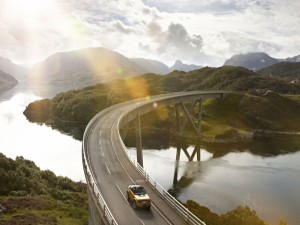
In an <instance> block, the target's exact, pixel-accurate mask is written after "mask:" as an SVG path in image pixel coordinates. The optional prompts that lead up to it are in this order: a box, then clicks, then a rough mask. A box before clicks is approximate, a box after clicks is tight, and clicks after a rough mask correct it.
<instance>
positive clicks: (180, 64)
mask: <svg viewBox="0 0 300 225" xmlns="http://www.w3.org/2000/svg"><path fill="white" fill-rule="evenodd" d="M200 68H202V66H197V65H194V64H184V63H183V62H181V61H180V60H176V62H175V64H174V65H173V66H171V67H170V70H171V71H173V70H179V71H185V72H188V71H191V70H197V69H200Z"/></svg>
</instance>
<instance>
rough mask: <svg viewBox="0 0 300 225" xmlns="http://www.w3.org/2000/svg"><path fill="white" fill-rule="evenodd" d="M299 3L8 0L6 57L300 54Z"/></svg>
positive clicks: (201, 59)
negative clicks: (93, 50)
mask: <svg viewBox="0 0 300 225" xmlns="http://www.w3.org/2000/svg"><path fill="white" fill-rule="evenodd" d="M299 24H300V1H299V0H284V1H282V0H176V1H174V0H172V1H171V0H0V56H1V57H4V58H8V59H10V60H12V61H13V62H15V63H19V64H25V65H31V64H33V63H34V62H37V61H41V60H43V59H45V58H46V57H48V56H50V55H51V54H54V53H55V52H64V51H71V50H75V49H80V48H87V47H100V46H101V47H105V48H108V49H111V50H114V51H117V52H119V53H121V54H123V55H125V56H127V57H140V58H148V59H155V60H160V61H162V62H164V63H166V64H167V65H169V66H170V65H172V64H174V62H175V60H177V59H179V60H181V61H183V62H185V63H188V64H197V65H208V66H220V65H222V64H223V63H224V61H225V60H226V59H227V58H229V57H231V56H232V55H234V54H241V53H247V52H266V53H267V54H269V55H270V56H272V57H276V58H287V57H293V56H296V55H299V54H300V29H299V27H300V26H299Z"/></svg>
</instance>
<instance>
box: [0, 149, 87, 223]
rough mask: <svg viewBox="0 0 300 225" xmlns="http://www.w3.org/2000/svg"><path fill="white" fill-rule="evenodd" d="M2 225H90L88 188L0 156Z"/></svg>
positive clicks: (19, 160)
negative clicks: (88, 219)
mask: <svg viewBox="0 0 300 225" xmlns="http://www.w3.org/2000/svg"><path fill="white" fill-rule="evenodd" d="M0 183H1V186H0V215H1V217H0V224H1V225H2V224H7V225H9V224H14V225H21V224H45V225H54V224H62V225H63V224H74V225H76V224H78V225H79V224H87V211H88V210H87V194H86V185H85V184H83V183H81V182H74V181H72V180H70V179H68V178H66V177H60V176H58V177H57V176H55V174H54V173H53V172H51V171H49V170H40V169H39V168H38V167H37V166H36V165H35V164H34V162H32V161H29V160H26V159H24V158H23V157H16V159H15V160H12V159H10V158H7V157H6V156H4V155H3V154H2V153H0Z"/></svg>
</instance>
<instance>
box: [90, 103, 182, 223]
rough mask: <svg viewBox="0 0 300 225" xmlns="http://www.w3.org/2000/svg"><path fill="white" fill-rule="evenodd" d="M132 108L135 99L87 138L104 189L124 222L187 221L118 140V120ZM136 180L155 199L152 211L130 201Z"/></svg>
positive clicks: (113, 112)
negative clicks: (140, 171) (128, 195)
mask: <svg viewBox="0 0 300 225" xmlns="http://www.w3.org/2000/svg"><path fill="white" fill-rule="evenodd" d="M128 107H132V102H131V103H128V104H123V105H122V106H120V107H118V108H116V109H111V110H110V111H107V112H106V113H105V114H104V115H102V116H101V117H100V118H98V120H97V121H96V123H94V127H93V129H92V132H91V133H90V135H89V137H88V138H87V146H88V154H87V155H88V160H89V162H90V166H91V168H92V170H93V172H94V176H95V179H96V180H97V185H98V187H99V189H100V192H101V193H102V195H103V196H104V199H105V201H106V203H107V205H108V207H109V209H110V211H111V212H112V214H113V215H114V218H115V219H116V221H117V223H118V224H120V225H122V224H124V225H138V224H141V225H142V224H145V225H148V224H149V225H150V224H159V225H164V224H178V225H183V224H187V222H186V221H185V220H184V219H182V217H181V216H179V215H178V214H177V213H176V212H175V211H174V210H173V209H172V208H171V207H170V206H169V205H168V204H167V203H166V202H165V201H164V200H163V199H162V198H161V197H160V196H159V195H158V194H157V192H156V191H155V190H153V189H152V187H151V186H150V185H149V184H148V183H147V182H146V181H144V180H143V178H142V177H141V176H140V175H139V174H138V173H137V171H136V170H135V168H134V167H133V166H132V165H131V164H130V162H129V161H128V159H127V158H126V156H125V153H124V152H123V150H122V148H121V146H120V144H119V141H118V138H119V136H118V132H117V122H118V118H119V117H120V115H121V114H122V113H123V112H124V111H125V110H126V109H127V108H128ZM133 183H136V184H141V185H143V186H144V187H145V188H146V190H147V192H148V194H149V196H150V197H151V200H152V206H151V209H150V210H147V209H137V210H134V209H133V207H132V204H130V203H129V202H128V201H127V199H126V190H127V187H128V185H130V184H133Z"/></svg>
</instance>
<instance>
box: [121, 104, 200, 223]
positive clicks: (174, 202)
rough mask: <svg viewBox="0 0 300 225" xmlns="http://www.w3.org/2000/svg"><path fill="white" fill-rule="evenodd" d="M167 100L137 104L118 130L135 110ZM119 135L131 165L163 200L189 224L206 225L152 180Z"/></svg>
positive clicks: (130, 110) (125, 113)
mask: <svg viewBox="0 0 300 225" xmlns="http://www.w3.org/2000/svg"><path fill="white" fill-rule="evenodd" d="M163 99H165V98H156V99H155V100H153V101H151V100H149V101H148V102H146V103H137V104H136V105H135V106H134V107H131V108H130V109H129V110H127V111H125V112H124V113H123V114H122V116H121V117H120V118H119V121H118V130H120V127H119V125H120V121H121V120H122V118H123V117H124V116H126V115H127V114H129V113H130V112H132V111H133V110H135V109H137V108H140V107H141V106H143V105H146V104H152V103H153V102H157V101H159V100H163ZM118 135H119V141H120V145H121V146H122V149H123V151H124V152H125V154H126V156H127V158H128V159H129V161H130V162H131V164H132V165H133V166H134V167H135V168H136V170H137V171H138V172H139V173H140V175H141V176H142V177H143V178H144V179H145V180H146V181H147V182H149V183H150V184H151V185H152V187H153V188H154V189H155V190H156V191H157V192H158V193H159V194H160V195H161V196H162V197H163V199H164V200H165V201H166V202H167V203H168V204H169V205H170V206H171V207H172V208H173V209H174V210H176V211H177V212H178V213H179V214H180V215H181V216H182V217H183V218H184V219H185V220H186V221H187V222H188V223H189V224H193V225H201V224H202V225H206V224H205V222H203V221H202V220H200V219H199V218H198V217H197V216H195V215H194V214H193V213H192V212H191V211H190V210H189V209H187V208H186V207H185V206H184V205H182V204H181V203H180V202H179V201H178V200H177V199H176V198H175V197H174V196H172V195H171V194H170V193H169V192H168V191H167V190H165V189H164V188H163V187H162V186H161V185H160V184H159V183H158V182H157V181H156V180H155V179H154V178H152V177H151V176H150V175H149V173H147V172H146V170H145V169H144V168H143V167H141V166H140V164H139V163H138V162H137V160H136V158H135V157H134V156H133V155H132V154H131V153H130V152H129V151H128V149H127V148H126V146H125V144H124V142H123V141H122V138H121V135H120V132H119V133H118Z"/></svg>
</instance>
